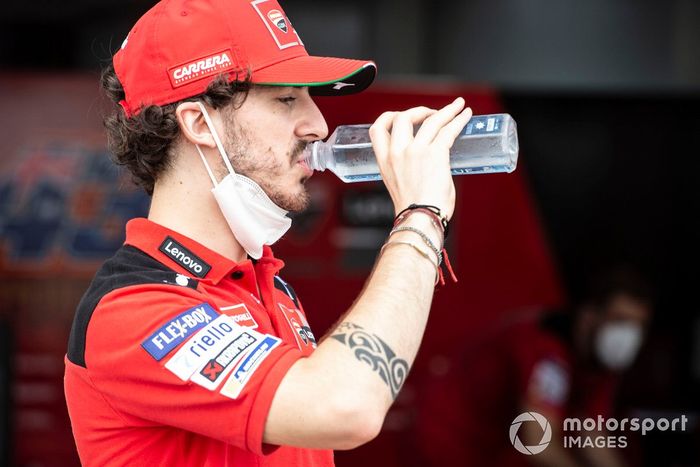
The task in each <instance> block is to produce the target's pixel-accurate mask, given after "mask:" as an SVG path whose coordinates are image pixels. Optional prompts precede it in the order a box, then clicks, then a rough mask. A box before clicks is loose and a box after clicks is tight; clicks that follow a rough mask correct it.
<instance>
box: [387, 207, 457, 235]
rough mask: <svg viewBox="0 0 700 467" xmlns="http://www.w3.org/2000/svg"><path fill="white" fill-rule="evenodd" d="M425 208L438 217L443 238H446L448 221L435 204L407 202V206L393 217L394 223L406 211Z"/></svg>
mask: <svg viewBox="0 0 700 467" xmlns="http://www.w3.org/2000/svg"><path fill="white" fill-rule="evenodd" d="M421 208H422V209H427V210H429V211H430V212H432V213H433V214H435V215H436V216H437V217H438V218H439V219H440V223H441V224H442V228H443V230H444V234H445V238H447V233H448V232H449V227H450V222H449V221H448V220H447V217H445V216H443V215H442V211H440V208H439V207H437V206H432V205H430V204H409V205H408V207H407V208H406V209H404V210H402V211H401V212H399V213H398V214H397V215H396V217H395V218H394V223H396V219H398V218H399V217H401V215H402V214H405V213H407V212H408V211H413V210H414V209H421Z"/></svg>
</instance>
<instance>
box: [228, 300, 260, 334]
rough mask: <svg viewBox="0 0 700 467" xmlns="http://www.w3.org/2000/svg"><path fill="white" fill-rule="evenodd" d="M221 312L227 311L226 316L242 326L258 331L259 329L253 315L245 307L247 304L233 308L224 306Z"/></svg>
mask: <svg viewBox="0 0 700 467" xmlns="http://www.w3.org/2000/svg"><path fill="white" fill-rule="evenodd" d="M221 311H225V312H226V314H227V315H229V316H230V317H231V318H232V319H233V321H235V322H236V324H238V325H240V326H244V327H246V328H250V329H256V328H257V327H258V323H257V321H255V318H253V315H252V313H251V312H250V311H248V307H246V306H245V303H239V304H238V305H233V306H222V307H221Z"/></svg>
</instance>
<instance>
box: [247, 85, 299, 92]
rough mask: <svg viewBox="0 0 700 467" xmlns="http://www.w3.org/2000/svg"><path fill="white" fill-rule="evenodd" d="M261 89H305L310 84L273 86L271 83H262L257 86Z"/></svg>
mask: <svg viewBox="0 0 700 467" xmlns="http://www.w3.org/2000/svg"><path fill="white" fill-rule="evenodd" d="M257 87H258V88H259V89H261V90H264V91H268V92H274V91H283V92H284V91H292V90H294V89H298V90H300V91H303V90H304V89H306V88H308V86H271V85H269V84H267V85H266V84H260V85H258V86H257Z"/></svg>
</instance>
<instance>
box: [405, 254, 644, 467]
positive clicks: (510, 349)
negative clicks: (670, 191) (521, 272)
mask: <svg viewBox="0 0 700 467" xmlns="http://www.w3.org/2000/svg"><path fill="white" fill-rule="evenodd" d="M527 315H528V314H526V316H527ZM531 316H532V315H531V314H529V317H526V318H525V319H520V320H517V321H515V320H513V321H511V322H509V323H505V324H504V323H501V325H500V326H499V328H498V329H497V330H496V331H494V332H492V333H490V334H488V335H486V336H485V337H484V339H483V340H482V341H481V342H480V343H474V344H473V345H472V344H469V345H467V346H464V345H463V346H462V348H461V350H460V351H459V352H460V353H459V355H460V356H459V357H457V358H456V360H455V363H454V364H453V365H451V366H450V367H449V369H448V370H447V371H445V372H444V373H443V374H442V375H437V376H434V377H433V382H432V383H431V384H430V385H429V386H428V387H426V388H424V392H422V393H421V394H422V397H421V398H420V402H419V404H420V407H419V415H418V420H417V423H416V427H417V428H416V429H417V435H418V437H419V441H418V444H419V446H420V449H421V450H422V452H423V455H424V456H425V459H426V462H427V463H428V464H429V465H431V466H466V465H490V466H538V467H545V466H546V467H582V466H596V467H620V466H623V465H625V463H624V461H623V459H622V456H620V454H619V452H620V450H619V449H618V448H624V447H625V446H624V445H620V446H618V447H615V448H613V447H611V446H607V447H596V446H593V447H586V448H570V447H565V445H564V439H563V436H564V435H565V434H566V435H579V434H583V435H585V436H586V437H590V438H591V439H592V440H595V439H596V438H598V437H605V436H607V435H608V433H606V432H585V433H571V432H566V433H563V432H562V427H563V422H564V419H565V418H570V417H576V418H579V419H582V420H583V419H585V418H588V417H591V418H594V419H596V420H597V419H598V416H602V417H603V418H604V419H607V418H608V417H611V416H613V415H614V412H613V409H614V401H615V392H616V388H617V386H618V383H619V382H620V377H621V375H622V373H623V372H624V371H625V370H626V369H627V368H628V367H629V366H630V365H631V364H632V363H633V362H634V360H635V358H636V356H637V354H638V351H639V349H640V347H641V345H642V342H643V340H644V336H645V334H646V329H647V326H648V325H649V321H650V319H651V316H652V297H651V292H650V287H649V285H648V283H647V282H646V280H645V279H644V278H643V277H642V276H641V275H640V274H638V273H637V272H636V271H635V270H633V269H630V268H615V269H614V270H610V271H608V272H606V273H605V274H603V275H601V276H599V277H598V278H597V279H596V280H595V282H594V285H593V287H592V288H591V289H590V290H589V293H588V294H587V296H586V297H585V298H584V299H583V300H581V301H580V302H579V303H577V304H575V305H574V306H573V307H572V308H571V309H570V310H564V311H561V310H557V311H551V312H545V313H538V314H536V317H535V318H532V317H531ZM524 412H536V413H539V414H541V415H543V416H544V417H545V418H546V419H547V420H548V421H549V423H550V426H551V429H552V439H551V442H550V443H549V445H548V446H547V447H546V449H544V451H542V452H541V453H539V454H535V455H525V454H522V453H520V452H518V451H516V449H515V448H514V447H513V444H512V443H511V441H510V439H509V428H510V426H511V423H512V422H513V420H514V419H515V417H516V416H518V415H519V414H521V413H524ZM518 437H519V438H520V440H521V441H522V443H523V445H525V446H535V445H538V444H539V443H540V440H542V437H543V429H542V427H541V426H540V425H539V424H538V423H536V422H534V421H527V422H524V423H522V425H521V426H520V429H519V431H518ZM623 444H624V443H623Z"/></svg>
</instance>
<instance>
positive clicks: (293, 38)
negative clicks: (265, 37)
mask: <svg viewBox="0 0 700 467" xmlns="http://www.w3.org/2000/svg"><path fill="white" fill-rule="evenodd" d="M251 6H252V7H253V8H255V11H256V12H257V13H258V16H260V19H261V20H262V22H263V23H265V27H266V28H267V30H268V31H270V35H271V36H272V39H273V40H274V41H275V44H277V47H279V48H280V49H286V48H287V47H293V46H295V45H304V44H302V42H301V39H300V38H299V35H298V34H297V32H296V30H295V29H294V28H293V27H292V24H291V23H290V22H289V18H287V17H286V16H285V15H284V13H282V8H280V6H279V4H278V3H277V2H276V1H275V0H255V1H253V2H251Z"/></svg>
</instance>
